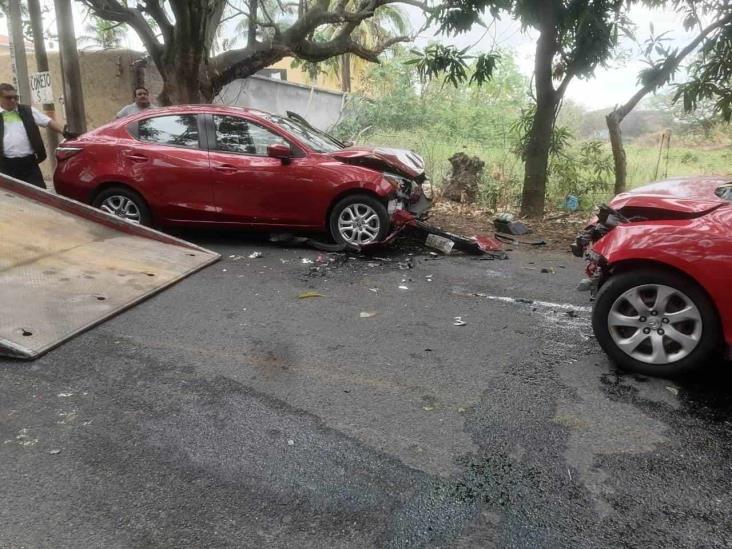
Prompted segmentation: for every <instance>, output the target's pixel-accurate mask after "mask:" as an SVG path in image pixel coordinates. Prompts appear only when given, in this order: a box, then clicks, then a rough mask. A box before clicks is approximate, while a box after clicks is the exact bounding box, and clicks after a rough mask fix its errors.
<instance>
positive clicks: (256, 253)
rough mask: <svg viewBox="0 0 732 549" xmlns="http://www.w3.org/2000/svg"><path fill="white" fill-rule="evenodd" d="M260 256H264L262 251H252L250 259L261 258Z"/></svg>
mask: <svg viewBox="0 0 732 549" xmlns="http://www.w3.org/2000/svg"><path fill="white" fill-rule="evenodd" d="M260 257H264V254H263V253H262V252H252V253H250V254H249V259H259V258H260Z"/></svg>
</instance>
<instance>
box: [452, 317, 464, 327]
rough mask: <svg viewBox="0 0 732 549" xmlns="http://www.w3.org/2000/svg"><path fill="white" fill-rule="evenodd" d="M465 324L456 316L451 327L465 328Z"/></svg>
mask: <svg viewBox="0 0 732 549" xmlns="http://www.w3.org/2000/svg"><path fill="white" fill-rule="evenodd" d="M466 324H467V322H465V321H464V320H463V319H462V317H459V316H456V317H455V321H454V322H453V323H452V325H453V326H465V325H466Z"/></svg>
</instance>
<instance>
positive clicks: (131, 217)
mask: <svg viewBox="0 0 732 549" xmlns="http://www.w3.org/2000/svg"><path fill="white" fill-rule="evenodd" d="M92 205H93V206H94V207H95V208H99V209H100V210H102V211H104V212H107V213H108V214H111V215H114V216H116V217H120V218H122V219H126V220H127V221H130V222H132V223H137V224H140V225H148V226H149V225H150V222H151V220H152V217H151V215H150V208H149V207H148V205H147V203H146V202H145V199H144V198H142V196H140V195H139V194H138V193H136V192H135V191H133V190H132V189H127V188H125V187H110V188H108V189H105V190H103V191H102V192H101V193H99V194H98V195H97V196H96V197H95V198H94V201H93V202H92Z"/></svg>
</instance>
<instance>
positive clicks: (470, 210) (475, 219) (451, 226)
mask: <svg viewBox="0 0 732 549" xmlns="http://www.w3.org/2000/svg"><path fill="white" fill-rule="evenodd" d="M494 217H495V212H493V211H491V210H489V209H486V208H480V207H478V206H476V205H474V204H457V203H453V202H447V201H441V202H437V203H436V204H435V205H434V206H433V208H432V211H431V215H430V219H429V222H430V223H431V224H433V225H437V226H438V227H440V228H442V229H445V230H447V231H450V232H454V233H457V234H462V235H465V236H472V235H474V234H486V235H489V236H492V235H493V234H494V233H495V227H494V226H493V218H494ZM589 218H590V214H588V213H586V212H581V213H569V212H548V213H547V214H546V215H545V216H544V218H543V219H540V220H536V219H519V218H517V220H518V221H521V222H523V223H525V224H526V225H528V226H529V227H530V228H531V234H528V235H524V236H521V237H517V238H519V239H520V240H522V241H533V240H539V239H543V240H544V241H545V242H546V245H545V246H539V247H536V246H531V248H536V249H545V250H550V251H554V252H556V251H566V252H569V246H570V245H571V244H572V242H573V241H574V239H575V237H576V236H577V233H579V232H580V231H581V230H582V229H583V228H584V227H585V225H587V221H588V219H589ZM519 246H520V247H529V246H526V245H523V244H519Z"/></svg>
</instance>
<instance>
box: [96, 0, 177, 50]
mask: <svg viewBox="0 0 732 549" xmlns="http://www.w3.org/2000/svg"><path fill="white" fill-rule="evenodd" d="M82 2H83V3H84V5H86V6H87V7H88V8H90V9H91V10H92V11H93V12H94V13H95V14H96V15H97V16H99V17H101V18H102V19H107V20H109V21H116V22H118V23H126V24H127V25H129V26H130V27H131V28H132V29H133V30H134V31H135V32H136V33H137V35H138V36H139V37H140V40H142V43H143V44H144V45H145V49H146V50H147V52H148V53H149V54H150V56H151V57H152V58H153V61H155V63H156V64H158V63H159V62H160V61H161V59H162V55H163V45H162V44H161V43H160V42H159V41H158V39H157V37H156V36H155V32H154V31H153V29H152V28H151V27H150V25H149V24H148V22H147V21H145V18H144V17H143V16H142V13H141V12H140V11H139V10H136V9H132V8H128V7H126V6H124V5H122V4H121V3H120V2H118V1H117V0H82Z"/></svg>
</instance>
